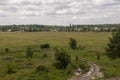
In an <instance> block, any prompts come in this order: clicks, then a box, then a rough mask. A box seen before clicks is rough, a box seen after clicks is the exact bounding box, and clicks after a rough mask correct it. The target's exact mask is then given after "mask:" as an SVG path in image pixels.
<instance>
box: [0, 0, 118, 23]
mask: <svg viewBox="0 0 120 80" xmlns="http://www.w3.org/2000/svg"><path fill="white" fill-rule="evenodd" d="M119 14H120V1H119V0H0V24H27V23H30V24H60V25H64V24H70V23H74V24H96V23H99V24H100V23H120V15H119Z"/></svg>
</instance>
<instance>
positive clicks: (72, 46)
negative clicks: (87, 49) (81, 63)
mask: <svg viewBox="0 0 120 80" xmlns="http://www.w3.org/2000/svg"><path fill="white" fill-rule="evenodd" d="M69 45H70V47H71V48H72V49H76V48H77V41H76V40H75V39H74V38H70V42H69Z"/></svg>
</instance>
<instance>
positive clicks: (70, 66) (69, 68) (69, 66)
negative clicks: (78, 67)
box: [66, 64, 74, 75]
mask: <svg viewBox="0 0 120 80" xmlns="http://www.w3.org/2000/svg"><path fill="white" fill-rule="evenodd" d="M73 70H74V68H73V67H72V65H71V64H69V65H68V66H67V67H66V74H67V75H69V74H71V73H72V72H73Z"/></svg>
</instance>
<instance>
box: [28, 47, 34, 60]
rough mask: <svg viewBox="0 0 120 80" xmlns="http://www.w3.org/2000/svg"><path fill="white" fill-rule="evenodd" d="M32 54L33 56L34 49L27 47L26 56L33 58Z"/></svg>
mask: <svg viewBox="0 0 120 80" xmlns="http://www.w3.org/2000/svg"><path fill="white" fill-rule="evenodd" d="M32 56H33V51H32V49H31V48H27V49H26V57H27V58H32Z"/></svg>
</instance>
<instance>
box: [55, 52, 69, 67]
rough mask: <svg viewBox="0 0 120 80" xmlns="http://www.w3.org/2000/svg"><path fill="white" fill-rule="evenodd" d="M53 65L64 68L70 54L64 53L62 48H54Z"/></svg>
mask: <svg viewBox="0 0 120 80" xmlns="http://www.w3.org/2000/svg"><path fill="white" fill-rule="evenodd" d="M55 60H56V62H55V66H56V68H59V69H66V67H67V66H68V64H69V63H70V62H71V56H70V55H68V54H66V53H65V52H64V51H63V50H56V52H55Z"/></svg>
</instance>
